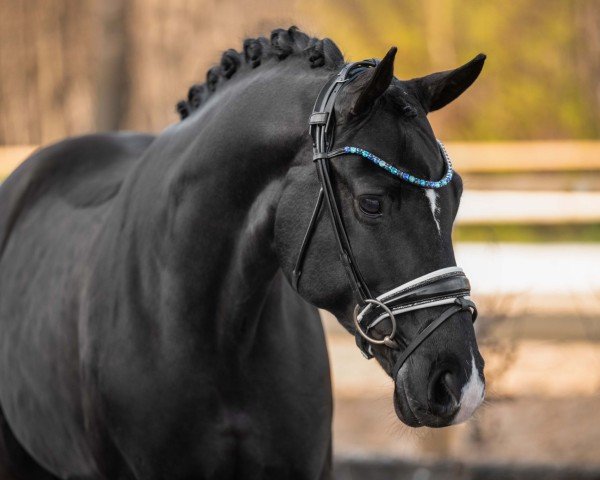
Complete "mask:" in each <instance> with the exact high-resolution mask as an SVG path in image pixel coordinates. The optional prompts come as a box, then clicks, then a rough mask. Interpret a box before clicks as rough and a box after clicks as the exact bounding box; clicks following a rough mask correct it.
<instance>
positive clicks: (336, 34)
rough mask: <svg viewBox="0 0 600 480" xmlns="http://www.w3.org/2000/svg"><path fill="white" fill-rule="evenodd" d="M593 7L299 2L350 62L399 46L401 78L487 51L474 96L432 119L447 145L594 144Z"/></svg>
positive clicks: (402, 0)
mask: <svg viewBox="0 0 600 480" xmlns="http://www.w3.org/2000/svg"><path fill="white" fill-rule="evenodd" d="M594 1H595V0H571V1H567V0H519V1H497V2H489V1H481V0H419V1H417V0H305V1H304V2H303V4H304V7H303V8H304V9H306V11H307V13H309V14H310V16H311V18H313V19H314V21H316V22H318V23H319V29H320V30H321V31H323V32H324V33H326V34H327V35H328V36H330V37H332V38H334V39H335V40H336V42H337V43H338V44H339V45H340V47H341V48H342V50H343V51H344V53H345V54H346V56H347V57H349V58H350V59H352V60H357V59H362V58H368V57H381V56H382V55H383V54H384V53H385V52H386V51H387V49H388V48H389V46H390V45H397V46H398V47H399V52H398V55H397V57H396V58H397V60H396V76H398V77H399V78H411V77H415V76H420V75H423V74H427V73H431V72H433V71H437V70H446V69H450V68H454V67H456V66H458V65H460V64H463V63H465V62H466V61H468V60H470V59H471V58H472V57H473V56H474V55H476V54H477V53H478V52H484V53H486V54H487V55H488V62H487V64H486V67H485V68H484V71H483V74H482V76H481V77H480V79H479V80H478V81H477V82H476V84H475V85H474V86H473V87H472V89H471V90H470V91H469V92H468V93H467V94H466V95H465V96H464V97H463V98H461V99H459V100H458V101H457V102H456V103H455V104H453V105H451V106H449V107H447V108H446V109H445V110H443V111H441V112H439V113H435V114H432V116H431V117H432V118H431V119H432V122H433V123H434V127H435V128H436V130H437V132H438V134H439V135H440V136H442V137H443V138H445V139H447V140H516V139H592V138H599V137H600V112H599V111H598V110H599V109H600V104H599V102H600V99H598V98H595V97H596V96H595V95H594V94H593V92H592V90H593V88H591V87H593V86H595V87H596V88H598V89H600V78H598V75H597V73H598V72H594V71H592V70H590V69H591V66H592V65H593V64H594V59H593V58H591V57H590V58H587V57H586V55H588V56H589V54H588V53H587V52H590V51H591V52H593V49H587V50H586V48H585V45H586V44H588V43H589V41H590V42H591V41H593V39H592V38H586V37H585V35H584V34H583V33H582V30H581V29H580V28H579V25H578V22H579V21H580V19H581V16H582V15H588V16H589V15H590V14H598V15H600V2H597V1H596V3H593V2H594ZM583 7H585V10H583ZM590 12H591V13H590ZM588 65H590V68H587V66H588ZM590 79H591V83H590ZM594 100H596V101H594Z"/></svg>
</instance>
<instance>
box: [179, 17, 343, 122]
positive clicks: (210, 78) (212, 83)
mask: <svg viewBox="0 0 600 480" xmlns="http://www.w3.org/2000/svg"><path fill="white" fill-rule="evenodd" d="M288 57H304V58H306V59H307V60H308V62H309V64H310V67H311V68H320V67H325V68H332V69H333V68H336V67H338V66H339V65H340V64H341V63H343V62H344V56H343V55H342V52H341V51H340V49H339V48H338V46H337V45H336V44H335V43H334V42H333V41H332V40H330V39H329V38H324V39H322V40H320V39H318V38H314V37H309V36H308V35H307V34H306V33H304V32H301V31H300V30H299V29H298V27H296V26H292V27H290V28H288V29H287V30H286V29H283V28H277V29H275V30H273V31H272V32H271V38H270V40H268V39H267V38H265V37H258V38H247V39H246V40H244V43H243V46H242V52H237V51H236V50H234V49H231V48H230V49H229V50H225V52H223V55H222V56H221V63H220V65H215V66H214V67H211V68H209V69H208V71H207V72H206V82H205V83H202V84H195V85H192V86H191V87H190V89H189V91H188V95H187V100H181V101H180V102H178V103H177V106H176V110H177V112H178V113H179V116H180V117H181V120H184V119H185V118H186V117H188V116H189V115H190V114H191V113H192V112H194V111H195V110H198V108H200V106H201V105H202V104H203V103H204V102H206V100H207V99H208V98H209V97H210V96H211V95H212V94H213V93H214V92H215V91H216V90H217V88H218V87H219V86H220V85H222V84H223V83H225V82H226V81H227V80H229V79H230V78H231V77H233V75H235V74H236V73H237V72H239V71H241V70H252V69H254V68H256V67H258V66H260V65H261V63H262V62H263V61H265V60H268V59H271V58H275V59H277V60H279V61H281V60H285V59H286V58H288Z"/></svg>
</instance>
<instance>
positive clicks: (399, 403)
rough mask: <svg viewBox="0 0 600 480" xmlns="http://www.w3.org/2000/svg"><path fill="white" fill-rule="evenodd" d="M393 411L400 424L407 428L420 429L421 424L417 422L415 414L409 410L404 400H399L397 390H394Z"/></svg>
mask: <svg viewBox="0 0 600 480" xmlns="http://www.w3.org/2000/svg"><path fill="white" fill-rule="evenodd" d="M394 410H395V411H396V415H397V416H398V418H399V419H400V421H401V422H402V423H404V424H405V425H407V426H409V427H413V428H418V427H422V426H423V424H422V423H421V422H420V421H419V419H418V418H417V416H416V415H415V413H414V412H413V411H412V408H410V405H409V403H408V401H407V399H406V398H403V399H402V400H401V399H400V394H399V393H398V389H395V390H394Z"/></svg>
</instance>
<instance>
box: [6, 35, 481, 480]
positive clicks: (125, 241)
mask: <svg viewBox="0 0 600 480" xmlns="http://www.w3.org/2000/svg"><path fill="white" fill-rule="evenodd" d="M394 53H395V50H392V51H390V53H389V54H388V55H387V56H386V59H385V61H382V62H380V63H377V62H371V63H369V62H367V63H366V64H361V65H358V67H357V68H356V69H353V73H352V76H351V78H349V79H348V81H345V82H344V85H343V88H341V89H340V90H339V92H338V93H337V100H336V101H335V107H334V110H333V111H332V114H334V115H335V124H333V125H334V126H333V127H332V131H330V132H329V134H328V135H329V141H330V142H331V143H332V144H333V145H332V146H333V147H339V146H345V145H357V146H360V147H361V148H364V149H366V150H369V151H371V152H376V153H377V155H378V156H379V157H381V158H382V159H387V161H388V162H390V164H391V165H394V167H390V166H389V165H388V168H389V169H391V170H390V171H392V172H393V171H394V169H396V171H398V169H402V170H404V171H410V172H411V178H417V176H418V177H421V178H427V179H436V178H440V177H442V176H443V175H444V169H445V162H444V152H443V150H440V148H439V146H438V143H437V142H436V138H435V136H434V134H433V131H432V129H431V127H430V124H429V123H428V121H427V118H426V115H427V113H428V112H430V111H433V110H437V109H439V108H441V107H443V106H445V105H446V104H448V103H449V102H451V101H452V100H454V99H455V98H456V97H458V96H459V95H460V94H461V93H462V92H463V91H464V90H465V89H466V88H468V87H469V86H470V85H471V83H472V82H473V81H474V80H475V79H476V78H477V76H478V75H479V73H480V71H481V68H482V66H483V62H484V58H485V57H484V56H483V55H479V56H477V57H476V58H475V59H473V60H472V61H471V62H469V63H467V64H466V65H464V66H462V67H460V68H458V69H456V70H451V71H447V72H442V73H436V74H432V75H428V76H425V77H422V78H417V79H413V80H408V81H401V80H397V79H395V78H393V57H394ZM344 64H345V63H344V59H343V57H342V55H341V53H340V51H339V50H338V48H337V47H336V45H335V44H334V43H333V42H332V41H330V40H328V39H324V40H317V39H315V38H309V37H308V36H307V35H305V34H304V33H302V32H300V31H299V30H298V29H296V28H295V27H292V28H290V29H288V30H283V29H279V30H275V31H274V32H272V34H271V38H270V39H265V38H258V39H249V40H246V41H245V42H244V48H243V52H242V53H237V52H236V51H234V50H228V51H226V52H225V53H224V55H223V58H222V61H221V64H220V65H219V66H217V67H214V68H212V69H210V70H209V72H208V74H207V81H206V83H205V84H203V85H195V86H193V87H192V88H191V89H190V92H189V96H188V100H187V101H184V102H180V103H179V104H178V110H179V112H180V114H181V116H182V117H183V118H184V120H183V121H181V122H180V123H178V124H176V125H172V126H170V127H169V128H167V129H166V130H165V131H164V132H162V133H161V134H159V135H157V136H153V135H145V134H136V133H114V134H98V135H88V136H84V137H78V138H72V139H68V140H65V141H62V142H60V143H57V144H55V145H52V146H50V147H46V148H43V149H41V150H39V151H37V152H36V153H35V154H33V155H32V156H31V157H30V158H29V159H28V160H27V161H26V162H24V163H23V164H22V165H21V166H20V167H19V168H18V169H17V170H16V171H15V172H14V173H13V174H12V175H11V176H10V177H9V178H8V179H7V180H6V182H5V183H4V184H3V185H2V187H1V189H0V205H1V211H0V405H1V419H0V420H1V421H0V429H1V437H0V463H1V464H2V467H1V468H2V469H4V470H5V472H4V474H5V475H6V476H7V477H6V478H19V479H54V478H62V479H140V480H141V479H143V480H153V479H165V478H169V479H191V478H194V479H195V478H206V479H209V478H210V479H214V478H218V479H234V478H243V479H252V478H261V479H265V478H273V479H286V478H294V479H295V478H298V479H318V478H328V477H329V476H330V466H331V417H332V399H331V385H330V374H329V364H328V358H327V351H326V346H325V340H324V335H323V329H322V325H321V322H320V319H319V315H318V312H317V308H322V309H325V310H328V311H330V312H332V313H333V314H334V315H335V316H336V317H337V319H338V320H339V322H340V323H341V324H342V325H343V326H344V327H346V329H347V330H349V331H350V332H352V333H354V332H355V331H356V326H355V325H356V324H355V323H354V316H353V315H354V314H353V309H354V306H355V304H356V303H357V300H360V299H357V298H356V295H355V291H353V289H352V288H351V285H350V283H351V282H349V281H348V278H349V277H348V268H345V267H348V263H343V262H340V252H339V248H338V247H340V245H338V244H337V243H336V237H335V235H334V233H335V228H332V223H331V220H330V218H329V213H328V212H327V210H325V208H320V209H317V213H316V216H315V222H314V228H312V230H311V231H310V235H309V236H310V239H309V242H308V244H307V246H306V252H305V255H304V258H303V261H302V265H301V268H302V276H301V277H300V281H299V282H298V283H297V288H298V293H297V292H296V291H295V290H294V289H293V288H292V285H293V284H294V283H295V281H294V280H296V278H294V275H293V270H294V265H295V262H296V260H297V258H298V254H299V248H300V245H302V243H303V238H304V235H305V232H306V230H307V227H308V224H309V221H310V219H311V214H312V212H313V208H314V202H315V200H316V199H317V197H318V195H319V189H320V186H321V184H322V183H321V182H323V181H324V178H323V177H322V176H321V175H317V173H316V172H315V167H314V164H313V153H314V151H313V145H312V141H311V137H310V136H309V134H308V119H309V117H310V115H311V111H312V109H313V104H314V103H315V99H316V98H317V96H318V94H319V92H320V91H321V90H322V88H323V86H324V85H326V84H327V82H329V81H330V80H331V79H332V78H334V77H335V76H336V75H337V74H338V72H339V71H340V70H341V69H342V68H343V67H344ZM348 74H350V73H348ZM315 118H316V120H315ZM323 118H324V117H323ZM311 119H313V120H314V121H313V120H311V122H312V123H313V124H316V123H318V121H319V120H318V116H317V117H311ZM330 146H331V145H330ZM317 150H318V149H317ZM317 153H318V152H317ZM317 156H318V155H317ZM322 157H323V159H324V158H325V157H326V155H325V154H323V155H322ZM369 158H371V157H369ZM371 160H372V158H371ZM323 161H325V160H323ZM327 161H328V164H329V165H330V170H329V171H328V172H327V181H328V182H329V183H328V185H329V186H331V187H332V189H331V191H330V192H329V193H332V195H333V197H332V198H330V197H327V201H328V202H333V207H337V208H339V216H340V222H341V223H339V224H336V225H338V228H342V229H343V231H344V232H343V233H345V234H347V238H348V240H349V242H350V243H351V245H352V249H353V252H352V253H353V260H354V262H355V263H354V264H353V265H354V267H352V268H355V267H356V268H358V267H360V278H361V281H362V280H364V283H365V284H366V285H368V287H369V288H370V289H371V291H372V292H374V293H375V294H377V295H379V294H381V293H382V292H385V291H387V290H389V289H390V288H392V287H393V286H394V285H398V284H399V283H404V282H407V281H409V280H411V279H413V278H415V277H419V276H422V275H424V274H427V273H429V272H432V271H437V270H439V269H446V270H444V271H447V270H448V269H447V268H446V267H452V266H454V265H455V258H454V254H453V248H452V240H451V230H452V224H453V221H454V218H455V215H456V212H457V209H458V205H459V200H460V196H461V192H462V184H461V180H460V177H459V176H458V175H456V174H454V176H453V177H452V178H451V181H449V182H448V184H447V185H445V186H443V188H423V185H425V184H421V185H419V184H418V182H417V184H415V183H414V182H413V184H410V183H408V182H403V181H401V180H399V179H398V177H397V176H396V177H395V176H393V175H391V174H390V171H385V170H384V169H382V168H377V165H374V164H373V162H372V161H371V162H369V161H367V160H365V158H362V157H361V156H359V155H352V154H348V155H346V156H341V157H339V158H334V159H330V160H327ZM318 163H319V165H321V161H319V162H318ZM381 165H383V164H381ZM324 168H325V167H324ZM326 168H329V167H326ZM413 175H414V176H415V177H413ZM417 180H418V178H417ZM432 185H433V186H435V187H438V186H440V185H441V184H437V183H436V182H433V183H432ZM326 193H327V192H326ZM328 205H329V207H331V204H328ZM331 212H333V210H330V213H331ZM340 225H341V226H340ZM338 233H339V232H338ZM449 270H452V271H454V270H453V269H449ZM296 273H298V272H296ZM418 283H419V284H421V283H422V282H418ZM363 300H364V299H363ZM380 303H381V302H380ZM375 307H376V305H374V306H373V309H375ZM384 307H385V308H387V304H385V305H384ZM382 308H383V307H382ZM444 308H446V307H444V306H442V305H439V306H435V304H434V305H432V306H431V307H430V308H427V309H419V310H412V311H407V312H405V313H404V314H403V315H402V317H401V319H400V318H398V325H397V330H398V332H397V334H396V335H395V338H391V339H390V338H389V336H390V335H389V328H390V325H389V323H390V318H389V316H388V317H386V321H383V322H381V321H380V322H379V323H378V324H377V325H375V326H373V328H372V329H371V330H370V332H369V335H371V336H372V338H373V339H374V340H377V339H379V340H381V339H382V338H384V337H386V342H385V344H381V345H380V344H373V345H370V346H369V349H368V351H369V354H373V355H374V356H375V357H376V359H377V360H378V361H379V363H380V364H381V365H382V367H383V368H384V369H385V370H386V371H387V372H388V373H390V374H391V372H392V371H393V368H394V363H395V361H396V359H397V358H398V357H399V355H400V352H401V350H402V349H401V348H400V345H402V346H405V345H406V344H408V343H410V339H413V338H415V337H417V336H418V335H419V334H420V332H424V331H425V330H426V328H427V325H429V324H430V322H431V321H432V319H434V318H436V317H439V315H440V314H441V312H443V311H444ZM450 313H451V315H450V314H449V315H448V316H449V318H448V319H447V321H445V322H444V323H443V324H441V325H439V328H437V329H436V330H435V331H433V333H431V332H429V333H430V334H429V336H428V337H427V338H423V339H421V342H422V343H421V344H420V345H419V346H418V348H417V349H416V350H415V351H414V352H413V353H412V355H410V357H409V358H408V360H407V361H406V362H405V363H403V365H401V368H399V371H398V373H397V375H395V377H396V378H394V381H395V384H394V385H395V388H394V403H395V406H396V411H397V412H398V416H399V417H400V419H401V420H402V421H403V422H405V423H406V424H408V425H411V426H420V425H429V426H445V425H449V424H451V423H456V422H460V421H463V420H465V419H466V418H468V417H469V416H470V415H471V414H472V412H473V411H474V410H475V409H476V408H477V406H478V405H479V403H480V402H481V400H482V398H483V390H484V388H483V385H484V379H483V359H482V358H481V356H480V354H479V351H478V348H477V343H476V339H475V335H474V330H473V326H472V318H471V314H470V312H469V311H468V309H466V308H462V307H457V309H456V310H452V311H451V312H450ZM361 315H362V313H361ZM383 316H384V317H385V315H383ZM365 328H366V327H365ZM391 336H392V337H394V335H391ZM361 338H362V337H361ZM381 342H383V340H381ZM359 343H360V342H359ZM392 347H393V348H392ZM9 472H10V473H9Z"/></svg>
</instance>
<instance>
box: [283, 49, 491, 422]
mask: <svg viewBox="0 0 600 480" xmlns="http://www.w3.org/2000/svg"><path fill="white" fill-rule="evenodd" d="M395 54H396V49H395V48H392V49H391V50H390V51H389V52H388V54H387V55H386V56H385V57H384V59H383V60H381V61H379V62H378V61H373V60H370V61H365V62H357V63H356V64H350V65H346V66H345V67H344V68H342V71H341V72H340V73H339V74H338V75H337V76H335V75H334V76H333V77H332V78H331V80H330V81H329V82H328V83H327V84H326V85H325V86H323V87H322V89H321V92H320V94H319V97H318V99H317V101H316V104H315V108H314V110H313V114H312V115H311V117H310V121H309V123H310V131H311V134H312V142H311V143H312V151H313V155H312V157H310V155H307V152H308V151H309V150H308V149H305V150H304V153H303V155H302V158H300V159H298V160H297V162H296V164H295V165H294V167H293V168H291V169H290V171H289V173H288V175H287V178H286V183H285V185H286V186H285V188H284V190H283V192H282V194H281V198H280V200H279V203H278V206H277V210H276V219H275V244H276V249H277V252H278V257H279V259H280V265H281V266H282V268H283V271H284V273H285V274H286V276H287V277H288V279H289V281H290V282H291V283H292V284H293V285H294V286H295V287H296V288H297V291H298V292H299V293H300V295H301V296H302V297H303V298H304V299H305V300H307V301H308V302H310V303H312V304H313V305H316V306H317V307H319V308H322V309H325V310H328V311H329V312H331V313H333V314H334V315H335V316H336V317H337V319H338V320H339V322H340V323H341V324H342V325H343V326H344V327H345V328H346V329H347V330H348V331H349V332H351V333H353V334H355V335H356V337H357V343H358V345H359V347H360V348H361V350H363V353H364V354H365V355H366V356H367V357H371V356H373V357H375V358H376V359H377V361H378V362H379V363H380V364H381V366H382V367H383V369H384V370H385V371H386V372H387V373H388V374H389V375H390V376H392V377H393V380H394V382H395V388H394V405H395V410H396V412H397V415H398V417H399V418H400V419H401V420H402V421H403V422H404V423H406V424H407V425H410V426H423V425H424V426H433V427H441V426H446V425H449V424H452V423H460V422H462V421H464V420H466V419H467V418H469V417H470V416H471V414H472V413H473V412H474V411H475V409H476V408H477V407H478V406H479V405H480V403H481V402H482V400H483V397H484V390H485V388H484V385H485V379H484V375H483V367H484V361H483V358H482V356H481V354H480V353H479V350H478V346H477V341H476V338H475V332H474V328H473V320H474V318H475V315H476V309H475V306H474V304H473V303H472V302H471V301H470V299H469V296H468V295H469V290H470V286H469V284H468V280H467V279H466V277H465V276H464V274H463V273H462V271H461V270H460V269H459V268H457V267H456V260H455V257H454V250H453V245H452V226H453V223H454V220H455V217H456V214H457V210H458V207H459V203H460V198H461V194H462V189H463V185H462V181H461V178H460V176H459V175H458V174H457V173H456V172H454V171H453V169H452V165H451V162H450V159H449V157H448V154H447V153H446V150H445V148H444V147H443V145H442V144H441V142H439V141H438V140H437V139H436V137H435V135H434V132H433V130H432V128H431V125H430V123H429V121H428V119H427V114H428V113H429V112H432V111H435V110H438V109H440V108H442V107H444V106H445V105H447V104H448V103H450V102H451V101H453V100H454V99H456V98H457V97H458V96H459V95H460V94H462V93H463V92H464V91H465V90H466V89H467V88H468V87H469V86H470V85H471V84H472V83H473V82H474V81H475V79H476V78H477V76H478V75H479V73H480V71H481V69H482V67H483V63H484V60H485V56H484V55H478V56H476V57H475V58H474V59H473V60H471V61H470V62H468V63H467V64H465V65H463V66H461V67H459V68H457V69H455V70H450V71H445V72H440V73H434V74H431V75H427V76H425V77H422V78H415V79H412V80H406V81H403V80H398V79H397V78H395V77H394V75H393V69H394V57H395ZM307 141H308V136H307ZM315 165H316V166H317V172H316V173H315ZM318 191H319V192H320V193H319V194H317V192H318ZM315 197H317V204H316V206H313V205H314V198H315ZM398 285H400V287H398Z"/></svg>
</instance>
